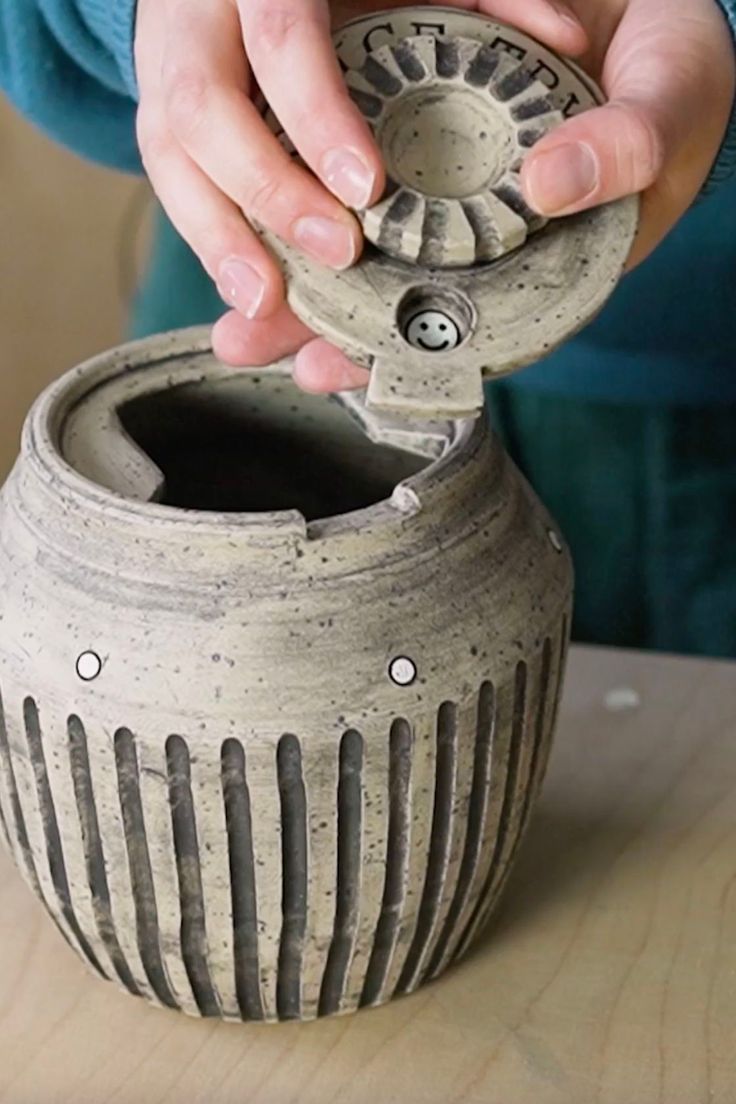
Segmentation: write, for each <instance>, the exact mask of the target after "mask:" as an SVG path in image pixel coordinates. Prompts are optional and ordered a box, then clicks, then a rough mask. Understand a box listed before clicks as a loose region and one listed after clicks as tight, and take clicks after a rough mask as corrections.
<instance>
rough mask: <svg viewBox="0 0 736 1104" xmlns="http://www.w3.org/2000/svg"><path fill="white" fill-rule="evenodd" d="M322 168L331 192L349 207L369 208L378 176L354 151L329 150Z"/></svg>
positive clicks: (323, 159) (357, 208)
mask: <svg viewBox="0 0 736 1104" xmlns="http://www.w3.org/2000/svg"><path fill="white" fill-rule="evenodd" d="M320 168H321V170H322V176H323V177H324V180H325V182H326V183H327V184H328V186H329V188H330V190H331V191H332V192H334V193H335V195H336V196H337V197H338V199H341V200H342V202H343V203H344V204H345V205H346V206H347V207H354V208H356V210H361V209H362V208H364V207H367V206H368V202H369V200H370V198H371V194H372V192H373V186H374V184H375V182H376V176H375V173H373V172H371V170H370V169H369V168H368V166H367V165H365V164H364V163H363V162H362V161H361V159H360V158H359V157H358V156H357V154H355V153H353V152H352V150H349V149H331V150H328V151H327V153H326V154H325V155H324V157H323V158H322V162H321V165H320Z"/></svg>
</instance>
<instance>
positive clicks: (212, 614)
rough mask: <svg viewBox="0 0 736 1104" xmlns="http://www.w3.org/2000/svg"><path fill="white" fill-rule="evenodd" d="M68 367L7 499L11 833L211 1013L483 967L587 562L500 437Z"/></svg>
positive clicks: (99, 923)
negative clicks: (481, 940) (580, 566)
mask: <svg viewBox="0 0 736 1104" xmlns="http://www.w3.org/2000/svg"><path fill="white" fill-rule="evenodd" d="M289 373H290V364H289V362H283V363H281V364H277V365H274V366H272V367H271V368H269V369H266V370H263V371H260V372H258V373H245V372H239V373H233V372H232V371H230V370H227V369H225V368H224V367H222V366H221V365H220V364H218V362H217V361H216V360H215V359H214V358H213V356H212V354H211V352H210V350H209V347H208V336H207V334H205V332H204V331H199V330H197V331H184V332H183V333H180V334H177V335H173V336H167V337H163V338H156V339H151V340H148V341H145V342H140V343H137V344H135V345H130V346H125V347H122V348H121V349H118V350H115V351H113V352H112V353H109V354H106V355H104V356H101V357H98V358H96V359H94V360H92V361H90V362H88V363H86V364H84V365H82V366H81V367H80V368H78V369H76V370H74V371H72V372H70V373H68V374H67V375H66V376H64V377H63V378H62V379H61V380H60V381H58V382H57V383H56V384H54V385H53V386H52V387H51V388H50V389H49V390H47V391H46V392H45V393H44V394H43V395H42V396H41V398H40V399H39V400H38V401H37V403H36V405H35V407H34V408H33V410H32V412H31V414H30V415H29V418H28V421H27V424H26V427H25V431H24V435H23V444H22V450H21V454H20V457H19V459H18V461H17V463H16V465H15V468H14V469H13V472H12V473H11V475H10V477H9V479H8V481H7V483H6V484H5V487H4V488H3V490H2V494H1V495H0V696H1V703H0V813H1V816H0V825H1V827H2V831H3V834H4V836H5V837H6V842H7V844H8V846H9V848H10V851H11V853H12V855H13V857H14V859H15V862H16V863H17V865H18V867H19V869H20V870H21V872H22V874H23V876H24V877H25V879H26V881H27V882H28V883H29V885H30V886H31V887H32V888H33V890H34V891H35V892H36V894H37V895H38V896H39V897H40V898H41V900H42V901H43V903H44V904H45V906H46V908H47V910H48V912H49V913H50V914H51V916H52V917H53V919H54V920H55V922H56V924H57V925H58V927H59V929H60V930H61V932H62V934H63V935H64V937H65V938H66V940H67V941H68V942H69V943H70V944H71V946H72V947H73V948H74V949H75V950H76V951H77V952H78V953H79V954H80V955H81V956H82V958H83V959H84V960H85V961H86V962H87V963H88V964H89V965H90V966H91V967H92V969H93V970H94V971H95V972H96V973H98V974H99V975H100V976H102V977H105V978H108V979H110V980H112V981H114V982H117V983H118V984H119V985H121V986H122V987H124V988H125V989H127V990H129V991H130V992H131V993H134V994H138V995H140V996H143V997H145V998H147V999H148V1000H150V1001H152V1002H154V1003H156V1004H159V1005H164V1006H167V1007H170V1008H179V1009H181V1010H183V1011H184V1012H187V1013H190V1014H192V1015H195V1016H198V1015H204V1016H217V1017H223V1018H226V1019H235V1020H240V1019H243V1020H289V1019H305V1020H306V1019H311V1018H313V1017H315V1016H318V1015H329V1014H332V1013H344V1012H350V1011H353V1010H355V1009H357V1008H358V1007H360V1006H361V1005H375V1004H380V1003H382V1002H384V1001H386V1000H388V999H390V998H391V997H392V996H394V995H396V994H400V993H406V992H410V991H411V990H413V989H414V988H416V986H418V985H419V984H420V983H421V982H423V981H425V980H427V979H429V978H431V977H434V976H435V975H437V974H439V973H440V972H441V971H442V970H443V969H444V967H445V966H446V965H447V964H448V963H449V962H450V961H451V960H452V959H453V958H455V957H456V956H457V955H458V954H461V953H462V952H463V951H464V950H465V948H466V947H467V946H468V944H469V942H470V940H471V939H472V938H473V936H474V934H475V932H476V931H477V930H478V929H479V928H480V927H481V926H482V924H483V923H484V921H485V919H486V917H487V915H488V913H489V911H490V910H491V908H492V907H493V905H494V902H495V901H496V899H497V897H498V894H499V892H500V890H501V888H502V885H503V883H504V881H505V879H506V875H507V872H508V869H509V865H510V863H511V861H512V859H513V857H514V853H515V851H516V849H517V845H518V842H519V839H520V836H521V834H522V832H523V830H524V827H525V824H526V822H527V819H528V817H529V812H530V809H531V806H532V803H533V799H534V797H535V794H536V792H537V790H538V788H539V785H540V781H541V778H542V775H543V773H544V768H545V764H546V761H547V756H548V751H549V744H550V739H551V735H552V731H553V727H554V721H555V714H556V709H557V703H558V698H559V693H560V685H561V680H562V673H563V668H564V657H565V651H566V647H567V640H568V629H569V610H570V602H571V582H572V578H571V567H570V561H569V556H568V554H567V551H566V549H565V548H564V546H563V544H562V542H561V539H560V537H559V536H558V533H557V530H556V528H555V526H554V524H553V522H552V521H551V520H550V518H549V516H548V515H547V513H546V512H545V510H544V509H543V507H542V506H541V504H540V503H539V502H538V500H537V499H536V497H535V496H534V495H533V494H532V492H531V491H530V489H529V487H528V485H527V484H526V483H525V482H524V480H523V479H522V478H521V476H520V475H519V474H518V472H517V471H516V469H515V468H514V467H513V465H512V464H511V462H510V461H509V459H508V458H507V457H506V455H505V454H504V452H503V450H502V449H501V447H500V445H499V443H498V441H497V440H496V439H495V438H494V437H493V436H492V435H491V433H490V432H489V430H488V428H487V425H486V421H485V419H483V418H481V419H478V420H477V421H475V422H470V421H468V422H446V423H431V424H430V423H426V424H423V425H422V424H416V423H406V424H405V423H402V422H400V421H399V420H397V419H391V418H387V417H384V418H383V419H380V418H378V417H377V416H376V415H370V414H368V413H367V412H366V411H365V409H364V408H363V405H362V402H361V399H360V398H359V397H355V396H352V397H344V398H343V399H342V400H339V401H336V400H328V399H324V398H318V397H310V396H307V395H304V394H301V393H300V392H298V391H297V389H296V388H295V387H294V385H293V384H292V382H291V379H290V374H289Z"/></svg>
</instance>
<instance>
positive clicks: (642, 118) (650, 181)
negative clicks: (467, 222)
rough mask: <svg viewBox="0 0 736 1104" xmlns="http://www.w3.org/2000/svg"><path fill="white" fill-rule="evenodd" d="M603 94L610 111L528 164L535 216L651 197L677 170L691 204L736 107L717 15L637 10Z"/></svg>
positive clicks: (561, 134) (573, 122) (697, 5)
mask: <svg viewBox="0 0 736 1104" xmlns="http://www.w3.org/2000/svg"><path fill="white" fill-rule="evenodd" d="M603 86H604V89H605V90H606V92H607V93H608V95H609V102H608V103H607V104H606V105H605V106H603V107H599V108H594V109H593V110H591V111H587V112H584V113H583V114H581V115H578V116H576V117H575V118H573V119H570V120H568V121H567V122H566V123H564V124H562V125H561V126H560V127H558V128H557V129H556V130H554V131H553V132H552V133H551V134H549V135H547V136H546V137H545V138H544V139H542V141H540V142H539V143H538V144H537V145H536V146H535V147H534V149H533V150H532V152H531V153H530V154H529V155H528V157H527V159H526V161H525V164H524V167H523V170H522V185H523V188H524V191H525V195H526V198H527V200H528V202H529V203H530V204H531V206H532V207H533V208H534V209H535V210H537V211H539V212H540V213H541V214H545V215H564V214H571V213H573V212H574V211H581V210H584V209H586V208H588V207H593V206H595V205H597V204H600V203H605V202H609V201H611V200H615V199H619V198H621V197H622V196H625V195H631V194H633V193H635V192H643V191H646V190H647V189H649V188H652V187H653V186H654V185H655V184H657V182H658V181H659V180H660V178H661V177H662V175H663V174H664V173H665V171H666V170H667V169H668V168H669V167H671V166H672V165H673V164H674V163H676V162H677V163H679V162H682V165H683V167H684V171H683V173H681V174H680V175H679V178H678V179H677V180H676V181H673V182H672V184H673V186H675V187H677V188H678V189H682V190H683V191H684V192H686V193H687V201H688V202H689V201H690V200H692V199H693V198H694V196H695V195H696V194H697V192H698V190H699V189H700V187H701V186H702V184H703V182H704V180H705V178H706V177H707V175H708V172H709V170H710V168H711V165H712V163H713V160H714V159H715V156H716V153H717V151H718V147H719V145H720V142H721V140H722V137H723V134H724V132H725V129H726V125H727V122H728V116H729V111H730V107H731V103H732V98H733V45H732V42H731V38H730V34H729V32H728V28H727V27H726V24H725V21H724V20H723V18H722V16H721V14H720V12H719V10H718V8H717V7H716V5H715V4H713V3H711V2H710V0H709V3H708V4H707V5H704V4H703V2H702V0H684V3H682V4H681V6H680V4H678V12H677V14H676V15H675V14H673V12H672V7H671V6H670V5H662V4H661V3H659V2H658V0H638V2H637V0H633V2H632V3H631V4H630V6H629V8H628V9H627V12H626V14H625V16H624V18H623V20H622V21H621V23H620V24H619V27H618V29H617V31H616V34H615V36H614V38H613V40H612V42H611V44H610V47H609V50H608V54H607V57H606V61H605V65H604V70H603ZM683 154H685V156H684V157H683V156H682V155H683ZM685 205H687V204H686V203H685Z"/></svg>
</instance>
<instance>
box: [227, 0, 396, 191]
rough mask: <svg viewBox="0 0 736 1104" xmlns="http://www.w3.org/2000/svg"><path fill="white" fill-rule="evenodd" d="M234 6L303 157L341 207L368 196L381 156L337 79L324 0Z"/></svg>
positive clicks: (253, 0) (268, 93)
mask: <svg viewBox="0 0 736 1104" xmlns="http://www.w3.org/2000/svg"><path fill="white" fill-rule="evenodd" d="M238 8H239V11H240V20H241V25H242V28H243V38H244V41H245V47H246V51H247V54H248V59H249V61H250V64H251V67H252V69H253V72H254V74H255V76H256V79H257V81H258V84H259V85H260V88H261V90H262V92H263V94H264V96H265V98H266V99H267V100H268V103H269V104H270V106H271V109H272V110H273V112H274V114H275V115H276V116H277V118H278V119H279V122H280V123H281V125H282V126H283V128H284V130H285V131H286V133H287V134H288V135H289V137H290V139H291V140H292V142H293V143H294V145H295V146H296V148H297V150H298V151H299V154H300V155H301V157H302V158H303V160H304V161H305V162H306V164H307V165H309V167H310V168H311V169H312V171H313V172H314V173H315V174H316V175H317V176H318V177H319V178H320V180H321V181H322V182H323V183H324V184H325V186H326V187H327V188H328V189H329V190H330V191H331V192H332V193H333V194H334V195H335V196H337V198H338V199H340V200H341V201H342V202H343V203H344V204H345V205H346V206H348V207H353V208H355V209H358V210H359V209H361V208H364V207H367V206H369V205H370V204H371V203H374V202H375V201H376V200H377V199H378V198H379V196H380V195H381V193H382V191H383V187H384V171H383V164H382V159H381V155H380V153H379V151H378V148H377V146H376V143H375V141H374V138H373V135H372V133H371V131H370V128H369V126H368V124H367V123H366V121H365V120H364V118H363V117H362V115H361V114H360V112H359V111H358V109H357V108H356V106H355V105H354V104H353V102H352V100H351V99H350V96H349V95H348V91H347V88H346V86H345V82H344V81H343V78H342V73H341V72H340V66H339V63H338V61H337V56H336V54H335V48H334V46H333V43H332V38H331V34H330V16H329V9H328V4H327V0H278V2H277V3H274V0H238Z"/></svg>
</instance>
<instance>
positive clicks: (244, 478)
mask: <svg viewBox="0 0 736 1104" xmlns="http://www.w3.org/2000/svg"><path fill="white" fill-rule="evenodd" d="M118 415H119V418H120V421H121V423H122V426H123V429H124V430H125V432H126V433H127V434H128V435H129V436H130V437H131V438H132V439H133V440H134V441H135V443H136V444H137V445H138V446H139V447H140V448H141V449H142V450H143V451H144V452H145V453H147V455H148V456H149V457H150V458H151V460H153V462H154V463H155V464H156V465H157V467H158V468H159V469H160V470H161V471H162V472H163V475H164V480H165V482H164V486H163V488H162V490H161V492H160V494H159V495H158V501H159V502H161V503H162V504H164V505H168V506H176V507H180V508H186V509H196V510H216V511H223V512H238V513H239V512H261V511H271V510H299V511H300V512H301V513H302V514H303V515H304V517H305V518H306V520H307V521H310V520H313V519H316V518H325V517H329V516H333V515H336V514H344V513H348V512H350V511H352V510H358V509H362V508H363V507H366V506H371V505H373V504H374V503H376V502H380V501H382V500H384V499H386V498H389V497H390V496H391V493H392V491H393V489H394V487H395V486H396V484H397V483H398V482H400V481H401V480H402V479H405V478H406V477H407V476H410V475H413V474H414V473H416V472H417V471H419V470H421V469H422V468H424V467H426V465H427V463H428V462H429V461H428V460H427V458H426V457H422V456H417V455H414V454H412V453H409V452H404V451H402V450H400V449H397V448H392V447H390V446H387V445H378V444H374V443H373V442H372V441H370V440H369V439H368V438H367V437H366V435H365V433H364V431H363V429H362V428H361V427H360V425H358V424H357V422H355V421H354V420H353V418H352V417H351V415H350V414H349V413H347V412H346V411H345V409H344V408H343V407H342V406H341V405H340V404H339V403H338V402H336V401H335V400H330V399H326V398H324V397H318V396H310V395H306V394H303V393H302V392H300V391H299V390H298V389H297V388H296V387H295V386H294V385H293V384H292V383H290V381H288V380H287V379H284V377H280V376H278V377H277V376H260V377H259V376H255V377H254V376H249V377H244V376H242V375H241V376H234V377H233V378H232V379H230V378H226V379H218V380H202V381H198V382H196V383H187V384H181V385H179V386H176V387H173V388H170V389H166V390H161V391H157V392H154V393H151V394H146V395H142V396H140V397H138V398H135V399H132V400H129V401H128V402H127V403H125V404H124V405H123V406H121V407H120V408H119V409H118Z"/></svg>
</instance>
